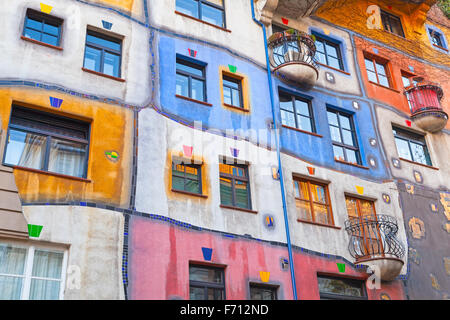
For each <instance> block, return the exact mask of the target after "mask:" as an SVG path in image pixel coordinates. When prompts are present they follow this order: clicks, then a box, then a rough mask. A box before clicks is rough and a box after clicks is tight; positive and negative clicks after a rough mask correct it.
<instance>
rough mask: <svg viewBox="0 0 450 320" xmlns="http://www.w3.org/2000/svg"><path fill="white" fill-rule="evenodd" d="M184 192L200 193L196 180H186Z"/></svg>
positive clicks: (198, 183)
mask: <svg viewBox="0 0 450 320" xmlns="http://www.w3.org/2000/svg"><path fill="white" fill-rule="evenodd" d="M184 191H187V192H192V193H201V191H200V182H199V181H198V180H186V187H185V189H184Z"/></svg>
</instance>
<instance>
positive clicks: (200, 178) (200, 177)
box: [172, 161, 203, 195]
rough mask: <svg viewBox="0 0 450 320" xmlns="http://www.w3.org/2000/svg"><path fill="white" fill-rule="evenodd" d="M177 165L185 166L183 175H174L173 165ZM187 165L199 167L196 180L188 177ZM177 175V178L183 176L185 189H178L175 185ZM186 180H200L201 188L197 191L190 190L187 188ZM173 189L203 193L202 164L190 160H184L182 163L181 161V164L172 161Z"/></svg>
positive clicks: (199, 186)
mask: <svg viewBox="0 0 450 320" xmlns="http://www.w3.org/2000/svg"><path fill="white" fill-rule="evenodd" d="M176 165H182V166H183V167H184V174H183V176H180V175H174V171H173V167H174V166H176ZM186 167H190V168H195V169H197V172H198V173H197V180H194V179H191V178H188V177H186ZM174 176H175V177H177V178H182V179H183V183H184V184H183V190H180V189H176V188H175V187H174V186H173V177H174ZM186 180H190V181H198V184H199V185H198V188H199V190H198V191H197V192H192V191H188V190H186ZM172 189H174V190H176V191H183V192H190V193H195V194H200V195H201V194H203V185H202V165H201V164H193V163H189V162H187V163H186V162H184V161H182V162H181V163H179V164H176V163H174V162H173V161H172Z"/></svg>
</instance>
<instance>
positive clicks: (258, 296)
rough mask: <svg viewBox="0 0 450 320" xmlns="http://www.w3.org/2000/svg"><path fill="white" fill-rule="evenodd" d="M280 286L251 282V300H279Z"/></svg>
mask: <svg viewBox="0 0 450 320" xmlns="http://www.w3.org/2000/svg"><path fill="white" fill-rule="evenodd" d="M277 291H278V287H275V286H265V285H261V284H256V283H250V300H277Z"/></svg>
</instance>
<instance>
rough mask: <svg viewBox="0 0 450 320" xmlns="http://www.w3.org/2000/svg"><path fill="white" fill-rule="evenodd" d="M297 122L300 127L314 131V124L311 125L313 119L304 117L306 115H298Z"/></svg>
mask: <svg viewBox="0 0 450 320" xmlns="http://www.w3.org/2000/svg"><path fill="white" fill-rule="evenodd" d="M297 123H298V128H299V129H302V130H305V131H308V132H312V131H313V130H312V125H311V119H310V118H307V117H304V116H300V115H297Z"/></svg>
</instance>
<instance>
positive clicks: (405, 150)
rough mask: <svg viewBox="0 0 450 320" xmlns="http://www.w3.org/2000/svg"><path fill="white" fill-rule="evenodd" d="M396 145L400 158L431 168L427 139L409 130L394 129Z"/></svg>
mask: <svg viewBox="0 0 450 320" xmlns="http://www.w3.org/2000/svg"><path fill="white" fill-rule="evenodd" d="M392 131H393V133H394V138H395V144H396V145H397V151H398V155H399V157H400V158H403V159H406V160H409V161H413V162H418V163H421V164H425V165H428V166H431V165H432V164H431V158H430V155H429V153H428V148H427V144H426V142H425V137H424V136H422V135H420V134H417V133H413V132H410V131H407V130H403V129H400V128H397V127H393V128H392Z"/></svg>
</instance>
